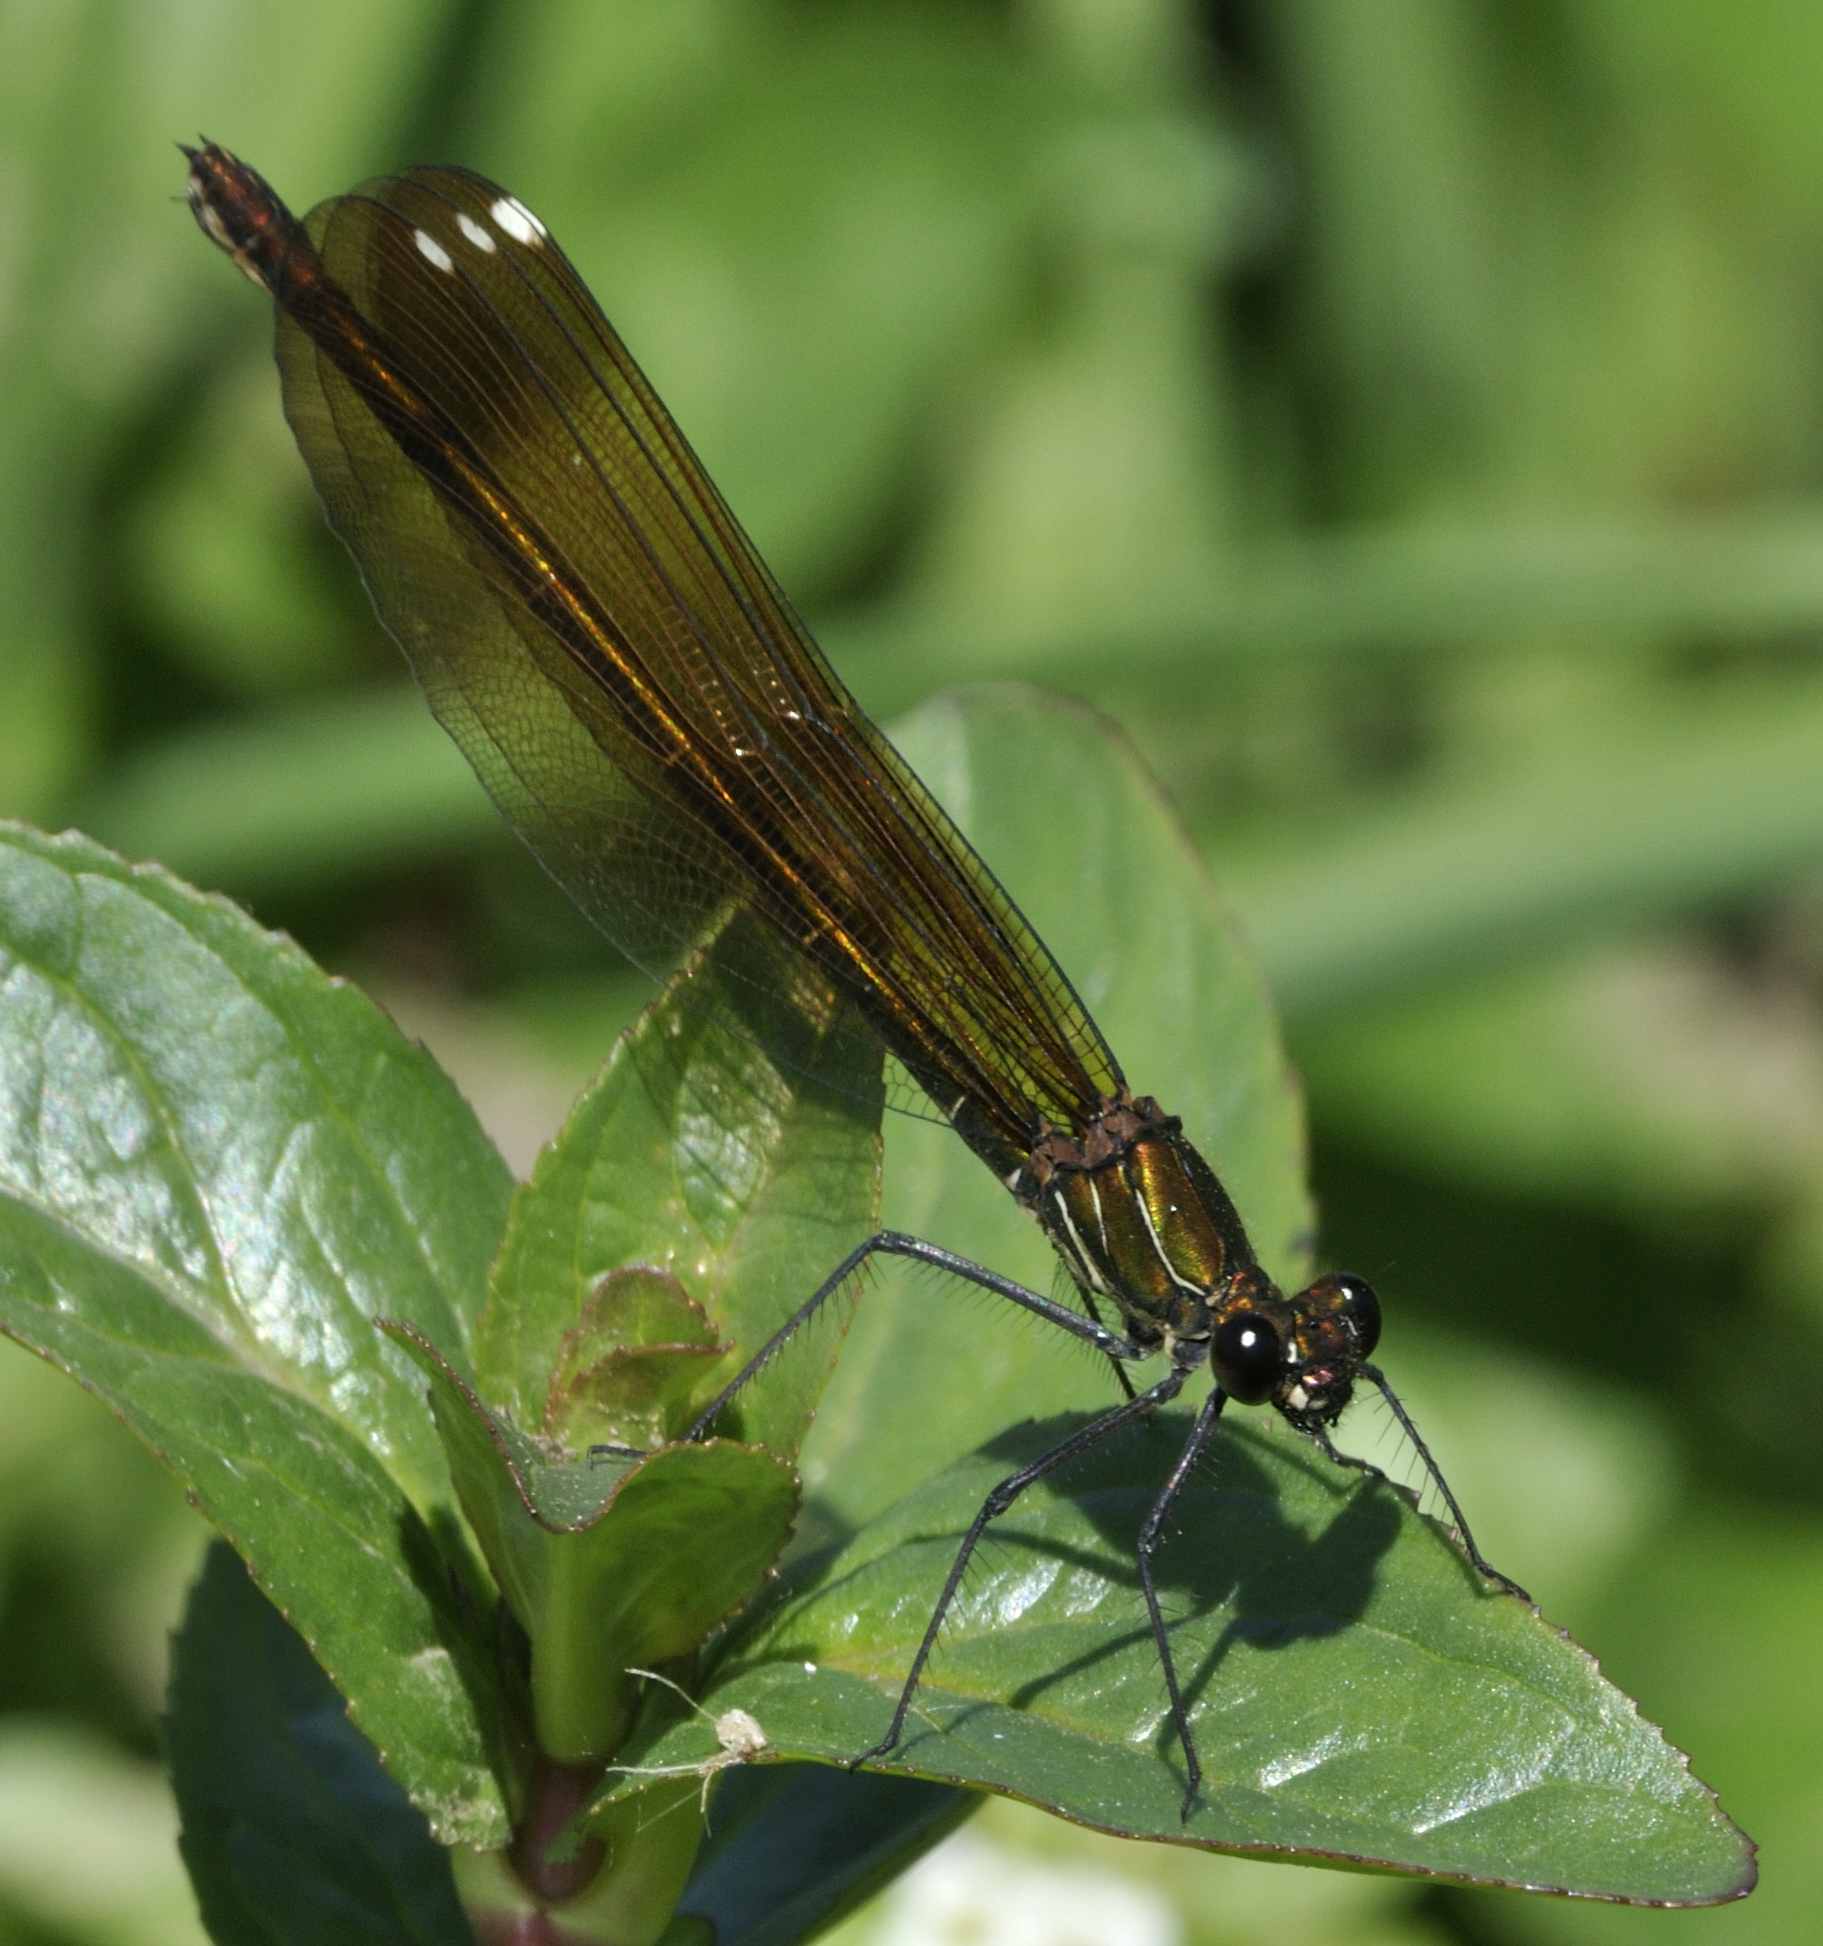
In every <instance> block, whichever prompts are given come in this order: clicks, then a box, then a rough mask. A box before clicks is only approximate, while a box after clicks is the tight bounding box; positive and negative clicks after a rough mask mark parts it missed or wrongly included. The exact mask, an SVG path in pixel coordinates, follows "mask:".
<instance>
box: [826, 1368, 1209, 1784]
mask: <svg viewBox="0 0 1823 1946" xmlns="http://www.w3.org/2000/svg"><path fill="white" fill-rule="evenodd" d="M1189 1375H1190V1374H1189V1372H1188V1371H1186V1370H1182V1369H1180V1368H1178V1367H1175V1366H1174V1367H1173V1368H1172V1369H1171V1370H1170V1371H1168V1372H1167V1373H1166V1374H1165V1375H1164V1377H1163V1378H1161V1379H1160V1380H1159V1381H1158V1383H1157V1384H1156V1385H1152V1386H1149V1387H1147V1389H1146V1390H1145V1391H1143V1392H1141V1393H1140V1394H1138V1396H1137V1397H1135V1398H1131V1399H1129V1400H1127V1401H1126V1403H1125V1404H1124V1405H1117V1406H1115V1407H1114V1409H1113V1410H1112V1411H1111V1412H1104V1413H1103V1414H1102V1416H1101V1417H1100V1418H1099V1419H1092V1420H1091V1421H1090V1422H1089V1424H1088V1425H1086V1426H1084V1427H1082V1428H1081V1429H1080V1430H1079V1431H1076V1432H1073V1433H1072V1434H1071V1435H1070V1436H1069V1438H1068V1439H1066V1440H1064V1441H1062V1442H1061V1444H1059V1445H1056V1446H1053V1447H1052V1448H1051V1450H1050V1451H1049V1452H1048V1453H1041V1454H1039V1456H1038V1458H1037V1459H1035V1460H1033V1461H1032V1462H1031V1463H1030V1464H1029V1465H1026V1466H1022V1467H1021V1468H1020V1469H1019V1471H1018V1472H1017V1473H1009V1474H1008V1475H1007V1477H1006V1478H1005V1479H1004V1480H1002V1481H1001V1482H1000V1484H999V1485H998V1486H997V1487H995V1489H994V1490H993V1492H992V1493H990V1494H989V1495H988V1497H987V1498H986V1499H985V1500H984V1501H982V1503H981V1511H980V1512H979V1513H977V1514H976V1516H975V1518H974V1519H973V1520H972V1521H970V1522H969V1527H968V1532H967V1533H966V1534H964V1535H963V1537H962V1545H961V1546H960V1547H958V1548H957V1550H956V1558H955V1560H954V1561H953V1562H952V1563H951V1564H950V1571H949V1573H948V1575H947V1576H946V1577H945V1578H944V1582H943V1592H942V1593H941V1594H940V1595H939V1596H938V1597H937V1605H936V1607H935V1608H934V1609H933V1610H932V1611H931V1618H930V1621H929V1623H928V1624H927V1625H926V1627H925V1630H924V1639H923V1641H921V1642H920V1643H919V1644H918V1653H917V1654H916V1655H915V1656H913V1657H912V1665H911V1669H910V1672H909V1673H908V1674H907V1676H906V1678H905V1686H904V1688H903V1689H901V1690H900V1692H899V1701H898V1703H897V1705H896V1706H895V1707H894V1709H893V1716H892V1722H891V1723H890V1724H889V1725H888V1726H887V1730H886V1734H885V1736H883V1737H882V1738H881V1739H880V1741H879V1742H878V1743H876V1744H874V1745H873V1746H872V1748H871V1749H867V1750H863V1751H862V1752H861V1754H860V1755H859V1756H858V1757H854V1758H851V1759H850V1761H849V1766H848V1767H849V1769H850V1770H853V1769H854V1768H855V1766H856V1765H857V1764H864V1763H866V1762H868V1761H869V1759H871V1758H874V1757H884V1756H885V1755H886V1753H887V1752H888V1751H889V1750H891V1749H892V1748H893V1747H894V1745H895V1744H897V1743H898V1741H899V1737H900V1734H901V1732H902V1731H903V1730H904V1728H905V1718H906V1715H907V1714H908V1712H909V1711H910V1709H911V1705H912V1697H913V1696H914V1695H916V1693H917V1689H918V1684H919V1681H920V1680H921V1679H922V1677H923V1675H924V1665H925V1664H926V1663H927V1662H928V1661H929V1660H930V1654H931V1650H932V1649H933V1648H935V1647H936V1644H937V1636H938V1634H939V1633H940V1631H941V1630H942V1627H943V1621H944V1617H945V1616H946V1615H947V1614H948V1613H949V1609H950V1604H951V1602H953V1601H954V1600H955V1598H956V1591H957V1589H958V1588H960V1587H961V1585H962V1577H963V1574H964V1573H965V1572H966V1571H967V1568H968V1564H969V1558H970V1556H971V1555H973V1553H974V1551H975V1547H976V1543H977V1542H979V1540H980V1539H981V1536H982V1534H983V1533H984V1532H985V1531H986V1530H987V1524H988V1522H989V1521H991V1520H997V1519H998V1518H999V1517H1000V1515H1002V1514H1003V1513H1005V1512H1006V1510H1007V1509H1008V1508H1009V1507H1010V1506H1011V1505H1012V1504H1013V1502H1014V1501H1015V1500H1017V1499H1018V1498H1019V1496H1020V1495H1021V1494H1022V1493H1023V1492H1024V1491H1025V1490H1026V1488H1027V1487H1029V1486H1031V1485H1032V1484H1033V1483H1034V1482H1036V1481H1038V1480H1042V1479H1043V1478H1044V1477H1045V1475H1046V1474H1047V1473H1054V1472H1056V1470H1057V1469H1058V1467H1060V1466H1065V1465H1067V1464H1068V1463H1069V1462H1070V1461H1071V1460H1073V1459H1075V1458H1076V1457H1077V1456H1078V1455H1079V1454H1081V1453H1085V1452H1087V1451H1088V1450H1089V1448H1090V1447H1091V1446H1095V1445H1098V1444H1100V1442H1101V1441H1102V1440H1104V1439H1106V1438H1107V1437H1108V1435H1109V1434H1110V1433H1114V1432H1118V1431H1119V1430H1120V1429H1121V1427H1122V1426H1127V1425H1131V1424H1132V1422H1133V1421H1134V1420H1135V1419H1142V1418H1144V1417H1145V1416H1146V1414H1148V1413H1149V1412H1152V1411H1154V1410H1155V1409H1156V1408H1157V1407H1159V1406H1161V1405H1165V1404H1167V1403H1169V1401H1170V1400H1172V1399H1174V1398H1176V1396H1177V1395H1178V1393H1179V1392H1181V1391H1182V1390H1183V1387H1184V1381H1185V1379H1186V1378H1188V1377H1189Z"/></svg>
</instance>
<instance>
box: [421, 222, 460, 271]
mask: <svg viewBox="0 0 1823 1946" xmlns="http://www.w3.org/2000/svg"><path fill="white" fill-rule="evenodd" d="M411 240H412V242H413V243H415V244H416V245H417V246H418V255H419V256H420V257H422V258H423V259H424V260H425V262H426V263H431V264H435V265H436V267H437V268H438V269H439V270H454V269H455V267H456V260H455V258H453V257H452V256H451V255H450V254H449V252H448V251H447V250H445V249H444V247H443V246H442V244H440V243H439V242H438V241H437V239H436V238H435V237H434V236H427V235H425V233H424V232H423V231H422V230H413V231H412V233H411Z"/></svg>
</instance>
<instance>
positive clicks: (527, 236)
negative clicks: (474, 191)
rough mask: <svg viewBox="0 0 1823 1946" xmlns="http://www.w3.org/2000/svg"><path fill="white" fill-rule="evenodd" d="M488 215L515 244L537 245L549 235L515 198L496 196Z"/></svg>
mask: <svg viewBox="0 0 1823 1946" xmlns="http://www.w3.org/2000/svg"><path fill="white" fill-rule="evenodd" d="M488 215H489V216H491V217H492V218H493V219H494V221H495V222H496V223H498V224H499V225H500V227H501V228H502V229H503V230H504V231H505V232H506V233H507V235H508V236H510V237H511V238H512V239H513V241H514V242H515V243H537V242H539V241H540V240H541V239H542V238H544V237H545V236H546V235H548V234H549V233H548V232H547V231H546V229H545V227H544V225H543V224H542V223H540V222H539V220H538V219H537V217H535V216H534V215H533V214H532V212H531V211H530V210H529V209H527V208H526V206H525V205H524V204H523V203H522V202H521V201H520V200H519V198H518V197H517V196H497V197H496V198H495V199H494V202H493V205H492V207H491V208H490V209H489V210H488Z"/></svg>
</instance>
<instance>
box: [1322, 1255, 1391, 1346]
mask: <svg viewBox="0 0 1823 1946" xmlns="http://www.w3.org/2000/svg"><path fill="white" fill-rule="evenodd" d="M1330 1281H1331V1282H1332V1283H1333V1284H1334V1285H1335V1288H1336V1291H1337V1293H1338V1295H1339V1296H1340V1297H1341V1299H1342V1315H1343V1316H1344V1317H1345V1318H1347V1320H1348V1321H1349V1323H1350V1324H1351V1325H1352V1326H1353V1327H1354V1333H1355V1345H1356V1347H1357V1349H1358V1350H1359V1352H1360V1354H1361V1356H1362V1357H1363V1358H1371V1357H1372V1356H1373V1350H1374V1346H1375V1345H1377V1344H1378V1343H1379V1342H1380V1299H1379V1297H1378V1296H1377V1295H1376V1293H1375V1291H1374V1287H1373V1285H1371V1284H1370V1283H1369V1282H1368V1281H1367V1279H1366V1278H1365V1277H1355V1276H1353V1275H1351V1274H1350V1273H1349V1272H1348V1271H1342V1272H1340V1273H1339V1274H1338V1275H1337V1276H1336V1277H1334V1278H1332V1279H1331V1280H1330Z"/></svg>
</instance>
